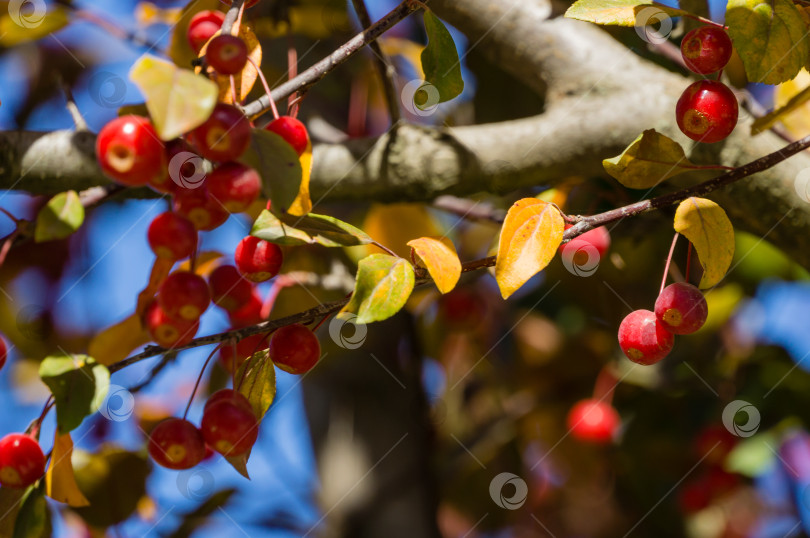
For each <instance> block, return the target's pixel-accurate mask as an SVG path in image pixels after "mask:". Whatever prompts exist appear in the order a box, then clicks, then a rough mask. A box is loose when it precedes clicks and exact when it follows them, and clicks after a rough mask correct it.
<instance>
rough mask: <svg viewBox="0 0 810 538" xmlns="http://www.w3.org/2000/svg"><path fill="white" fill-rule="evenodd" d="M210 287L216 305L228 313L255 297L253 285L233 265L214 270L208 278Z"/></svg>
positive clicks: (221, 266)
mask: <svg viewBox="0 0 810 538" xmlns="http://www.w3.org/2000/svg"><path fill="white" fill-rule="evenodd" d="M208 286H209V288H210V289H211V299H212V300H213V301H214V304H216V305H217V306H219V307H221V308H223V309H225V310H227V311H228V312H234V311H236V310H239V309H240V308H242V307H243V306H245V305H246V304H247V303H248V302H249V301H250V298H251V296H252V295H253V285H252V284H251V283H250V282H249V281H248V280H245V279H244V278H243V277H242V275H241V274H240V273H239V271H238V270H237V269H236V267H234V266H233V265H220V266H219V267H217V268H216V269H214V270H213V271H212V272H211V274H210V275H209V276H208ZM259 304H260V305H261V300H259Z"/></svg>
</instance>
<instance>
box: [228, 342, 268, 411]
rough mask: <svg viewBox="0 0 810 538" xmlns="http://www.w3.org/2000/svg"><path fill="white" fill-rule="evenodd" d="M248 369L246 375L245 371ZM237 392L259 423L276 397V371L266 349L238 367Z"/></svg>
mask: <svg viewBox="0 0 810 538" xmlns="http://www.w3.org/2000/svg"><path fill="white" fill-rule="evenodd" d="M246 368H249V369H248V371H247V373H245V369H246ZM235 378H236V379H241V381H240V385H239V392H240V393H242V394H244V396H245V397H246V398H247V399H248V401H249V402H250V405H251V407H253V414H254V415H256V420H258V421H261V420H262V418H264V414H265V413H267V410H268V409H269V408H270V404H272V403H273V399H274V398H275V397H276V369H275V367H274V366H273V361H271V360H270V356H269V353H268V351H267V350H266V349H263V350H261V351H257V352H256V353H254V354H253V355H252V356H251V357H250V358H249V359H247V360H246V361H245V362H244V363H242V365H241V366H240V367H239V370H238V371H237V372H236V376H235Z"/></svg>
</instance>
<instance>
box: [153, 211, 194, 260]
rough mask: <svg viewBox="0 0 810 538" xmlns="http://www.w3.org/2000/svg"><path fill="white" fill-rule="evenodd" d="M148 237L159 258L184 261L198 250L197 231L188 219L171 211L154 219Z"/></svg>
mask: <svg viewBox="0 0 810 538" xmlns="http://www.w3.org/2000/svg"><path fill="white" fill-rule="evenodd" d="M146 237H147V239H148V241H149V247H150V248H151V249H152V252H154V253H155V255H156V256H157V257H158V258H166V259H169V260H182V259H183V258H188V257H189V256H191V255H192V254H193V253H194V249H195V248H197V230H195V229H194V226H193V225H192V224H191V222H189V220H188V219H186V218H185V217H182V216H180V215H178V214H177V213H172V212H171V211H167V212H166V213H161V214H160V215H158V216H157V217H155V218H154V220H153V221H152V223H151V224H150V225H149V230H148V231H147V233H146Z"/></svg>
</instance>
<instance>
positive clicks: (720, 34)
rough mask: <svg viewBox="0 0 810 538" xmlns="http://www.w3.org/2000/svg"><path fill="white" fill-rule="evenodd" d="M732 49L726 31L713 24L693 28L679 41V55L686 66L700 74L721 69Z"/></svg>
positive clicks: (729, 56) (728, 58)
mask: <svg viewBox="0 0 810 538" xmlns="http://www.w3.org/2000/svg"><path fill="white" fill-rule="evenodd" d="M732 50H733V46H732V44H731V38H730V37H729V36H728V33H726V31H725V30H724V29H722V28H717V27H714V26H701V27H700V28H695V29H694V30H692V31H690V32H689V33H688V34H686V36H684V38H683V41H681V56H683V61H684V63H686V67H688V68H689V70H690V71H693V72H695V73H698V74H700V75H708V74H710V73H716V72H717V71H720V70H721V69H723V68H724V67H725V66H726V64H727V63H728V61H729V60H730V59H731V53H732Z"/></svg>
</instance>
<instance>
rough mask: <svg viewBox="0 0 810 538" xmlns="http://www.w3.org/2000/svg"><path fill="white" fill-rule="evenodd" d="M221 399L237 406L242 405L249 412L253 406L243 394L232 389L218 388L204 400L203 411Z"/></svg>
mask: <svg viewBox="0 0 810 538" xmlns="http://www.w3.org/2000/svg"><path fill="white" fill-rule="evenodd" d="M223 400H224V401H228V402H231V403H232V404H234V405H235V406H237V407H242V408H243V409H247V410H248V411H251V412H252V411H253V407H251V405H250V402H249V401H248V399H247V398H245V395H244V394H242V393H241V392H237V391H235V390H233V389H220V390H218V391H216V392H215V393H214V394H212V395H211V396H209V397H208V400H206V402H205V407H204V408H203V412H204V411H205V410H206V409H208V408H209V407H211V406H212V405H214V404H215V403H217V402H220V401H223Z"/></svg>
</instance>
